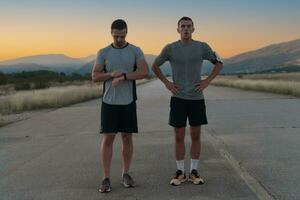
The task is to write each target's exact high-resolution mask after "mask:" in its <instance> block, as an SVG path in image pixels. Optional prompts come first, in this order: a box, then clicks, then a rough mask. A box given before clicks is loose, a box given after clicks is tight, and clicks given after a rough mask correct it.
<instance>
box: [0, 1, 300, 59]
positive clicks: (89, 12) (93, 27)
mask: <svg viewBox="0 0 300 200" xmlns="http://www.w3.org/2000/svg"><path fill="white" fill-rule="evenodd" d="M299 10H300V1H299V0H298V1H296V0H294V1H293V0H286V1H282V0H278V1H277V0H263V1H259V0H252V1H249V0H226V1H225V0H185V1H184V0H151V1H150V0H148V1H142V0H112V1H108V0H105V1H102V0H85V1H84V0H51V1H50V0H49V1H45V0H7V1H6V2H4V1H3V0H1V2H0V25H1V26H0V61H3V60H7V59H13V58H17V57H22V56H29V55H37V54H65V55H67V56H70V57H85V56H88V55H91V54H95V53H96V52H97V51H98V49H100V48H103V47H105V46H106V45H108V44H110V43H111V42H112V38H111V35H110V25H111V22H112V21H113V20H115V19H117V18H122V19H125V21H127V24H128V36H127V41H128V42H130V43H133V44H135V45H137V46H139V47H141V48H142V50H143V51H144V53H145V54H154V55H157V54H158V53H159V52H160V50H161V49H162V48H163V47H164V46H165V44H167V43H170V42H172V41H175V40H178V39H179V35H178V33H177V32H176V28H177V21H178V19H179V18H181V17H182V16H189V17H191V18H192V19H193V20H194V24H195V29H196V30H195V32H194V34H193V38H194V39H196V40H201V41H206V42H207V43H209V44H210V46H211V47H212V48H213V49H214V50H215V51H217V52H218V53H219V54H220V56H221V57H225V58H228V57H231V56H234V55H236V54H239V53H242V52H245V51H249V50H254V49H257V48H260V47H263V46H266V45H269V44H273V43H279V42H284V41H289V40H294V39H298V38H300V25H299V24H300V23H299V19H300V12H299Z"/></svg>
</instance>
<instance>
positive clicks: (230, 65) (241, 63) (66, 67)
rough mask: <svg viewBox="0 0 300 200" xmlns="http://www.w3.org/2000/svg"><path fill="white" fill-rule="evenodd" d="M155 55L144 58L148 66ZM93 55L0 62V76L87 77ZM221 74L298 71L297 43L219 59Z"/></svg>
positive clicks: (168, 72)
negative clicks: (34, 73)
mask: <svg viewBox="0 0 300 200" xmlns="http://www.w3.org/2000/svg"><path fill="white" fill-rule="evenodd" d="M155 57H156V56H155V55H151V54H146V55H145V58H146V61H147V62H148V64H149V66H151V64H152V63H153V61H154V59H155ZM94 60H95V55H89V56H87V57H83V58H71V57H68V56H66V55H63V54H49V55H35V56H27V57H21V58H17V59H11V60H6V61H2V62H0V72H3V73H16V72H22V71H36V70H49V71H55V72H64V73H66V74H71V73H79V74H82V75H84V74H87V73H91V71H92V67H93V64H94ZM223 61H224V68H223V70H222V72H221V73H223V74H239V73H261V72H275V71H300V39H297V40H292V41H288V42H282V43H278V44H272V45H269V46H266V47H263V48H260V49H257V50H253V51H248V52H245V53H242V54H239V55H236V56H233V57H231V58H227V59H223ZM211 70H212V64H210V63H208V62H204V64H203V68H202V72H203V73H204V74H207V73H209V72H210V71H211ZM162 71H163V73H164V74H165V75H171V69H170V65H169V63H165V64H164V65H163V66H162Z"/></svg>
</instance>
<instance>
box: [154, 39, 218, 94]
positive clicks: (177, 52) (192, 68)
mask: <svg viewBox="0 0 300 200" xmlns="http://www.w3.org/2000/svg"><path fill="white" fill-rule="evenodd" d="M203 60H209V61H211V62H213V63H215V62H216V60H217V57H216V54H215V53H214V52H213V51H212V49H211V48H210V46H209V45H208V44H206V43H205V42H200V41H195V40H193V41H192V42H191V43H189V44H183V43H181V42H180V41H176V42H173V43H171V44H168V45H166V46H165V47H164V49H163V50H162V52H161V53H160V55H159V56H157V58H156V59H155V61H154V62H155V64H156V65H158V66H160V65H162V64H163V63H164V62H166V61H169V62H170V64H171V68H172V78H173V82H174V84H175V85H176V86H178V93H177V94H176V95H173V96H174V97H178V98H182V99H191V100H198V99H204V96H203V93H202V92H197V91H196V84H197V83H199V82H200V80H201V69H202V63H203Z"/></svg>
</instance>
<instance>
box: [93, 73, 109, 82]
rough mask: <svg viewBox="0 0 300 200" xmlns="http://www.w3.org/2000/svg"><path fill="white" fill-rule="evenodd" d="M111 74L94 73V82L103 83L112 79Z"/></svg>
mask: <svg viewBox="0 0 300 200" xmlns="http://www.w3.org/2000/svg"><path fill="white" fill-rule="evenodd" d="M111 78H112V77H111V75H110V73H105V72H93V76H92V80H93V81H94V82H101V81H106V80H108V79H111Z"/></svg>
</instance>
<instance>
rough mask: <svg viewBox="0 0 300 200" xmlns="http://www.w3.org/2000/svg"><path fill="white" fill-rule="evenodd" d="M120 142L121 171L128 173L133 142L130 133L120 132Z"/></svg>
mask: <svg viewBox="0 0 300 200" xmlns="http://www.w3.org/2000/svg"><path fill="white" fill-rule="evenodd" d="M122 144H123V146H122V157H123V173H128V171H129V167H130V163H131V159H132V155H133V143H132V134H131V133H122Z"/></svg>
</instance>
